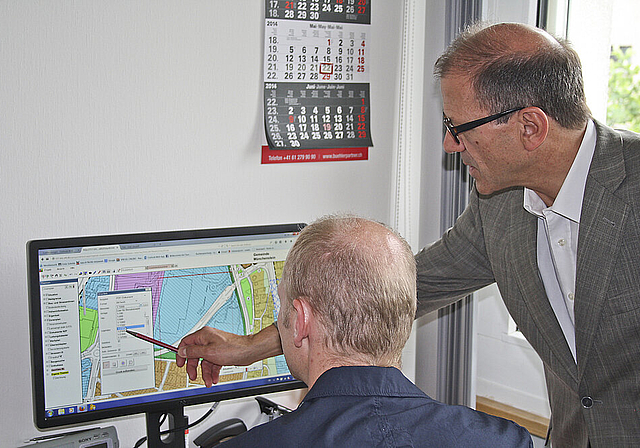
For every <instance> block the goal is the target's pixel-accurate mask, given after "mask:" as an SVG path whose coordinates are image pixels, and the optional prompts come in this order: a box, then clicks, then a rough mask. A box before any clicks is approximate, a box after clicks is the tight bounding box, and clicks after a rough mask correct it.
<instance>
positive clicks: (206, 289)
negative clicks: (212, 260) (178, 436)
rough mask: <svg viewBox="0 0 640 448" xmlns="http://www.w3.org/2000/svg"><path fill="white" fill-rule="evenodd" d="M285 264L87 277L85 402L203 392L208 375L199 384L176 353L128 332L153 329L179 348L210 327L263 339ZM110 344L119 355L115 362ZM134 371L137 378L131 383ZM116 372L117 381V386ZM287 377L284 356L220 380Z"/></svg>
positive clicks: (83, 295) (82, 306) (227, 372)
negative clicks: (179, 391) (261, 334)
mask: <svg viewBox="0 0 640 448" xmlns="http://www.w3.org/2000/svg"><path fill="white" fill-rule="evenodd" d="M283 265H284V262H283V261H275V262H273V261H265V262H257V263H250V264H233V265H224V266H213V267H204V268H195V269H175V270H158V271H153V272H141V273H131V274H111V275H97V276H87V277H83V278H81V279H80V281H79V284H78V305H79V313H80V342H81V365H82V396H83V401H84V402H92V401H95V400H100V399H107V398H116V397H125V396H133V395H137V394H146V393H149V392H160V391H169V390H174V389H182V388H185V387H191V386H202V385H203V382H202V380H201V378H200V377H198V379H197V380H195V381H191V380H189V377H188V376H187V374H186V370H185V369H183V368H178V367H177V366H176V362H175V361H176V360H175V354H174V353H173V352H171V351H169V350H167V349H164V348H161V347H158V346H152V345H151V344H149V343H148V342H145V341H140V340H137V339H135V338H133V337H131V336H130V335H127V334H126V333H125V332H124V330H125V329H126V328H129V329H133V330H135V331H140V332H143V333H144V332H145V328H153V334H149V335H150V336H153V337H154V338H155V339H158V340H160V341H163V342H166V343H168V344H171V345H174V346H177V345H178V344H179V343H180V340H181V339H182V338H183V337H184V336H186V335H187V334H190V333H192V332H194V331H196V330H198V329H200V328H202V327H203V326H211V327H215V328H218V329H221V330H224V331H227V332H230V333H235V334H242V335H247V334H253V333H257V332H258V331H260V330H261V329H262V328H265V327H267V326H269V325H271V324H272V323H273V322H274V320H275V316H276V315H277V312H278V308H279V298H278V295H277V284H278V279H279V278H280V276H281V273H282V267H283ZM132 297H134V298H135V299H134V300H133V301H132ZM118 300H120V301H121V302H122V303H121V304H118ZM114 320H115V328H116V331H115V332H113V331H109V330H110V329H112V328H113V325H109V324H108V323H110V322H111V321H114ZM101 322H102V324H103V326H104V328H103V326H101V325H100V324H101ZM109 327H111V328H109ZM101 328H102V331H101ZM101 344H102V348H101V347H100V345H101ZM123 345H124V346H123ZM109 346H110V347H111V348H112V349H115V353H114V355H113V356H112V355H111V354H110V351H109ZM145 349H146V350H145ZM149 355H152V362H153V363H154V368H153V369H144V370H143V373H142V374H140V370H136V367H140V366H141V365H143V362H144V358H145V357H147V358H149ZM126 369H130V372H131V373H130V374H129V376H128V377H127V375H128V374H127V372H126ZM103 371H104V372H105V373H106V374H107V375H105V378H103V377H102V372H103ZM109 372H111V373H112V375H113V376H117V380H115V381H113V382H112V381H109V378H108V376H109V375H108V373H109ZM115 372H118V373H117V374H116V373H115ZM151 372H153V377H151V376H150V373H151ZM284 373H288V369H287V365H286V363H285V361H284V358H283V357H282V356H279V357H276V358H269V359H266V360H264V361H260V362H258V363H255V364H253V365H251V366H245V367H235V366H227V367H224V368H223V370H222V372H221V375H220V382H221V383H222V382H226V381H239V380H245V379H251V378H258V377H262V376H270V375H277V374H284ZM105 386H106V387H105ZM138 386H139V387H138Z"/></svg>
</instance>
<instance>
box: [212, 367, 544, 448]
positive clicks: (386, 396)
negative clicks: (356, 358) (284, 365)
mask: <svg viewBox="0 0 640 448" xmlns="http://www.w3.org/2000/svg"><path fill="white" fill-rule="evenodd" d="M258 446H267V447H304V448H312V447H331V448H334V447H349V448H354V447H355V448H358V447H365V448H373V447H437V448H444V447H455V448H461V447H470V448H471V447H473V448H482V447H486V448H500V447H505V448H507V447H508V448H514V447H526V448H531V447H533V442H532V441H531V436H530V435H529V433H528V432H527V430H526V429H524V428H522V427H520V426H518V425H516V424H515V423H513V422H511V421H509V420H505V419H502V418H498V417H493V416H490V415H488V414H485V413H482V412H478V411H474V410H473V409H470V408H467V407H465V406H451V405H446V404H443V403H440V402H438V401H436V400H433V399H431V398H429V396H427V395H426V394H425V393H424V392H422V391H421V390H420V389H418V388H417V387H416V386H415V385H414V384H413V383H412V382H411V381H409V380H408V379H407V378H406V377H405V376H404V375H403V374H402V372H400V370H398V369H396V368H393V367H366V366H358V367H337V368H333V369H330V370H328V371H326V372H325V373H323V374H322V375H321V376H320V378H318V380H317V381H316V383H315V384H314V385H313V387H312V388H311V390H309V393H307V395H306V397H305V398H304V400H303V401H302V403H301V404H300V406H299V407H298V409H296V410H295V411H293V412H292V413H290V414H286V415H284V416H282V417H279V418H277V419H276V420H274V421H272V422H269V423H265V424H263V425H260V426H256V427H255V428H253V429H251V430H250V431H248V432H246V433H244V434H242V435H240V436H238V437H236V438H235V439H232V440H230V441H228V442H225V443H224V444H222V445H221V447H224V448H232V447H251V448H255V447H258Z"/></svg>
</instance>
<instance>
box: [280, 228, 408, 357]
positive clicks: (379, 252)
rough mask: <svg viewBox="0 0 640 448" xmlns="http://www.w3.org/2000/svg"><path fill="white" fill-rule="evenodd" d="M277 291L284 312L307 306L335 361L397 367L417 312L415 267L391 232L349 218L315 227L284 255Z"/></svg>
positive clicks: (402, 243)
mask: <svg viewBox="0 0 640 448" xmlns="http://www.w3.org/2000/svg"><path fill="white" fill-rule="evenodd" d="M281 288H283V292H284V294H283V295H284V297H281V300H283V301H284V302H285V303H283V304H282V308H283V309H284V310H287V309H290V308H289V307H290V306H291V302H292V301H293V300H294V299H296V298H299V297H305V298H306V299H307V301H308V302H309V304H310V306H311V308H312V310H313V312H314V314H315V315H316V316H317V317H318V319H319V320H320V322H321V323H322V325H323V327H324V328H325V329H326V331H327V333H326V335H325V345H326V347H327V348H328V349H329V350H331V352H332V353H333V354H335V355H337V356H349V355H354V354H355V355H361V356H364V357H365V358H367V359H369V360H370V362H371V363H375V364H378V365H380V363H383V364H384V363H386V364H387V365H392V364H397V365H399V363H400V359H401V355H402V349H403V347H404V345H405V344H406V341H407V339H408V338H409V335H410V332H411V326H412V323H413V320H414V317H415V312H416V264H415V259H414V256H413V253H412V251H411V248H410V247H409V245H408V244H407V242H406V241H405V240H404V239H403V238H402V237H401V236H400V235H398V234H397V233H396V232H394V231H393V230H391V229H389V228H388V227H386V226H384V225H383V224H380V223H376V222H373V221H370V220H367V219H364V218H359V217H354V216H327V217H324V218H321V219H319V220H318V221H315V222H314V223H312V224H310V225H309V226H307V227H305V228H304V229H303V230H302V232H301V233H300V235H299V237H298V240H297V241H296V243H295V244H294V246H293V248H292V249H291V251H290V252H289V254H288V256H287V260H286V262H285V266H284V270H283V276H282V283H281ZM286 315H287V313H285V316H286ZM283 324H284V325H287V326H288V325H289V323H288V322H287V319H286V317H285V318H284V319H283Z"/></svg>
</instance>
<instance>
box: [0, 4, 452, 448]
mask: <svg viewBox="0 0 640 448" xmlns="http://www.w3.org/2000/svg"><path fill="white" fill-rule="evenodd" d="M398 3H399V2H398ZM398 3H396V2H375V4H374V7H373V9H372V11H373V17H372V23H373V25H372V27H371V33H370V35H371V38H370V48H371V51H372V55H371V59H370V60H371V66H370V67H371V107H372V112H371V117H372V118H371V119H372V135H373V141H374V145H375V146H374V147H373V148H372V149H371V151H370V160H369V161H360V162H333V163H308V164H291V165H265V166H263V165H260V145H261V144H263V143H264V136H263V135H264V130H263V129H264V125H263V121H262V120H263V119H262V109H261V108H262V97H261V92H262V48H263V45H262V39H263V24H264V12H263V8H264V6H263V5H264V2H263V1H261V0H234V1H233V2H221V1H215V0H213V1H212V0H186V1H185V0H182V1H180V0H134V1H132V0H111V1H108V2H105V1H100V0H85V1H82V2H77V1H72V0H57V1H55V2H54V1H45V0H41V1H35V0H0V104H1V105H2V113H0V191H2V198H1V199H0V272H2V278H3V294H2V313H1V315H0V340H2V342H3V345H4V351H3V358H4V362H3V363H2V364H1V365H0V396H2V397H3V405H2V406H1V407H0V433H2V435H3V440H2V444H3V445H4V446H16V445H19V444H21V443H22V441H24V440H25V439H28V438H31V437H35V436H38V435H40V432H39V431H38V430H37V429H36V428H35V426H34V425H33V423H32V411H31V383H30V368H29V365H30V359H29V334H28V325H29V321H28V308H27V292H26V272H25V268H26V262H25V243H26V241H27V240H29V239H34V238H44V237H57V236H72V235H87V234H102V233H124V232H144V231H157V230H170V229H186V228H206V227H220V226H232V225H233V226H235V225H250V224H262V223H280V222H290V221H310V220H312V219H314V218H316V217H318V216H320V215H322V214H325V213H330V212H336V211H350V212H354V213H358V214H362V215H365V216H369V217H372V218H375V219H378V220H382V221H385V222H390V221H391V220H392V216H391V215H392V203H393V196H392V192H393V191H394V185H393V182H394V177H393V172H394V170H395V167H394V163H395V159H394V151H395V148H396V143H397V129H398V118H397V117H398V107H397V101H398V98H399V93H398V92H399V66H400V65H399V64H400V57H401V53H402V52H401V37H402V8H398ZM436 121H437V123H438V124H437V126H438V127H439V126H440V125H439V119H438V120H436ZM430 150H431V151H435V152H437V154H439V150H440V148H439V145H438V147H437V148H435V147H434V148H432V149H430ZM421 163H423V162H421ZM416 194H418V193H416ZM436 222H437V221H436ZM255 408H256V406H255V405H254V403H253V402H252V400H239V401H238V402H236V403H233V404H224V405H222V406H221V407H220V408H219V410H218V411H217V413H216V417H214V418H213V419H211V420H210V421H209V423H213V422H214V421H215V420H216V419H222V418H226V417H229V416H233V415H234V414H245V413H246V412H247V409H252V410H255ZM204 409H205V408H203V407H196V408H195V409H194V410H191V411H190V413H191V415H192V418H191V420H194V419H195V418H197V417H198V416H199V415H201V414H202V413H203V412H204ZM256 415H257V413H256ZM256 418H257V416H256ZM106 424H115V425H116V427H117V429H118V431H119V435H120V441H121V443H122V444H123V446H131V445H133V443H134V442H135V441H136V440H137V439H138V437H140V436H141V435H143V433H144V419H143V417H142V416H135V417H130V418H126V419H125V418H121V419H117V420H113V421H110V422H106ZM197 432H198V431H197V430H196V431H194V432H193V433H195V434H197Z"/></svg>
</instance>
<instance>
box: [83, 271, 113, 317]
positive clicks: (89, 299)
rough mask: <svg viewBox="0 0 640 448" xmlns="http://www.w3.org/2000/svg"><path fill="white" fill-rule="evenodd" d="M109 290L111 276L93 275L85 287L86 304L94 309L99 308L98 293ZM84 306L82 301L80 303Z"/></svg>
mask: <svg viewBox="0 0 640 448" xmlns="http://www.w3.org/2000/svg"><path fill="white" fill-rule="evenodd" d="M107 291H109V277H108V276H102V277H91V278H90V279H89V280H87V283H86V285H85V287H84V298H85V306H86V307H87V308H91V309H92V310H97V309H98V293H99V292H107ZM80 306H82V303H80Z"/></svg>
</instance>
